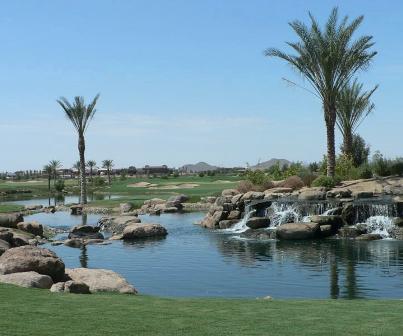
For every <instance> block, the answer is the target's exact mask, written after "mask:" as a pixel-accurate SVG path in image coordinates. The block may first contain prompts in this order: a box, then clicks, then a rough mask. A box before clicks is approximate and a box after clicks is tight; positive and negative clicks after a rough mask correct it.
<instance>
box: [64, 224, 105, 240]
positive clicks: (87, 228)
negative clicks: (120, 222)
mask: <svg viewBox="0 0 403 336" xmlns="http://www.w3.org/2000/svg"><path fill="white" fill-rule="evenodd" d="M99 229H100V227H99V226H91V225H80V226H75V227H73V228H72V229H71V231H70V233H69V239H74V238H85V239H103V238H104V236H103V234H102V233H100V232H99Z"/></svg>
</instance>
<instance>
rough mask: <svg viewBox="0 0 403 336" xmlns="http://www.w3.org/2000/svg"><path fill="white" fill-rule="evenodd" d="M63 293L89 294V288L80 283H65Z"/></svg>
mask: <svg viewBox="0 0 403 336" xmlns="http://www.w3.org/2000/svg"><path fill="white" fill-rule="evenodd" d="M64 291H65V292H66V293H74V294H91V292H90V288H89V286H88V285H87V284H86V283H84V282H82V281H73V280H69V281H66V282H65V283H64Z"/></svg>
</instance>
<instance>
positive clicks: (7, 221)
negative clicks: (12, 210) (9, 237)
mask: <svg viewBox="0 0 403 336" xmlns="http://www.w3.org/2000/svg"><path fill="white" fill-rule="evenodd" d="M23 221H24V217H23V216H22V215H21V214H19V213H17V214H0V226H2V227H7V228H14V229H16V228H17V224H18V223H20V222H23Z"/></svg>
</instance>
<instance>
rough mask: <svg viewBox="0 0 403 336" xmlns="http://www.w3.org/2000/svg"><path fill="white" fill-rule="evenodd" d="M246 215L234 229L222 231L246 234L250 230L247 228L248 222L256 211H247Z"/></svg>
mask: <svg viewBox="0 0 403 336" xmlns="http://www.w3.org/2000/svg"><path fill="white" fill-rule="evenodd" d="M245 212H246V215H245V216H243V218H242V219H241V220H240V221H239V222H238V223H236V224H235V225H234V226H233V227H232V228H229V229H224V230H222V231H225V232H231V233H242V232H245V231H246V230H248V229H249V228H248V227H247V226H246V223H247V222H248V220H249V218H250V217H251V216H252V214H254V213H255V212H256V210H255V209H253V210H250V211H249V209H245Z"/></svg>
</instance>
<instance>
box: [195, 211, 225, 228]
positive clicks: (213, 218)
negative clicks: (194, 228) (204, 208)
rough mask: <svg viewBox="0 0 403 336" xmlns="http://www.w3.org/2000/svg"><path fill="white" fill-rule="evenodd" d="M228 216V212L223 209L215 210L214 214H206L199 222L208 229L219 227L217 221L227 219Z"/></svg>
mask: <svg viewBox="0 0 403 336" xmlns="http://www.w3.org/2000/svg"><path fill="white" fill-rule="evenodd" d="M227 217H228V212H225V211H216V212H214V214H212V215H211V214H207V215H206V217H204V219H203V220H202V222H201V223H200V224H201V226H203V227H206V228H209V229H215V228H217V227H219V222H220V221H222V220H225V219H227Z"/></svg>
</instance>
